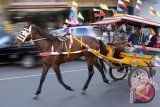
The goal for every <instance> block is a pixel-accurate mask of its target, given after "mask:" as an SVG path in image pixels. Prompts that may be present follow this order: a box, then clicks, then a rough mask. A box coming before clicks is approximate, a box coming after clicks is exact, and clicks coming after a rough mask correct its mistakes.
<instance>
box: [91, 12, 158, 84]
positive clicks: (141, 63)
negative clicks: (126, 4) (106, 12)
mask: <svg viewBox="0 0 160 107" xmlns="http://www.w3.org/2000/svg"><path fill="white" fill-rule="evenodd" d="M109 24H111V25H116V24H118V25H130V26H141V28H144V29H146V28H154V29H156V30H158V28H159V27H160V23H156V22H153V21H151V20H149V19H145V18H142V17H137V16H131V15H118V16H117V15H116V16H114V17H109V18H104V19H103V20H102V21H99V22H95V23H91V25H93V26H104V25H105V26H106V25H109ZM144 31H145V32H144V33H146V30H144ZM113 36H114V35H113ZM157 39H158V38H157ZM106 47H107V50H108V54H107V55H106V56H105V57H103V59H104V61H105V60H107V61H108V60H109V61H111V62H112V65H110V64H108V62H107V64H108V65H109V74H110V77H111V78H112V79H114V80H121V79H123V78H125V77H126V75H127V73H128V70H130V71H131V72H130V73H129V76H128V84H129V86H131V85H132V84H133V83H134V82H135V81H136V80H137V79H139V78H150V77H153V76H154V75H155V73H156V71H155V70H154V69H153V68H152V67H153V64H152V63H151V61H152V60H154V58H155V56H154V55H152V54H151V55H141V54H139V53H130V52H119V58H115V57H114V54H117V53H114V52H115V49H117V48H116V46H112V45H106ZM133 47H134V48H137V49H143V46H138V45H135V46H133ZM126 48H127V49H130V48H132V47H126ZM145 48H146V49H147V50H146V51H154V52H156V53H158V52H160V49H158V48H151V47H145ZM118 51H119V50H118ZM116 56H117V55H116Z"/></svg>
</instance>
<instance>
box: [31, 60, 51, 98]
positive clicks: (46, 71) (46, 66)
mask: <svg viewBox="0 0 160 107" xmlns="http://www.w3.org/2000/svg"><path fill="white" fill-rule="evenodd" d="M49 68H50V65H47V64H45V63H43V71H42V75H41V79H40V83H39V86H38V89H37V91H36V93H35V96H34V97H33V98H34V99H37V97H38V95H39V94H40V93H41V90H42V85H43V82H44V80H45V78H46V75H47V73H48V70H49Z"/></svg>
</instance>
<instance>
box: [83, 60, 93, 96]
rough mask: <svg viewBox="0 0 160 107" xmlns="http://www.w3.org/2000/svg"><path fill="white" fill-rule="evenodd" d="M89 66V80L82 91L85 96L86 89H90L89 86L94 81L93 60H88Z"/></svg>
mask: <svg viewBox="0 0 160 107" xmlns="http://www.w3.org/2000/svg"><path fill="white" fill-rule="evenodd" d="M87 65H88V79H87V81H86V83H85V84H84V86H83V89H82V94H85V92H86V89H87V88H88V85H89V83H90V80H91V79H92V77H93V75H94V69H93V64H92V58H90V59H88V60H87Z"/></svg>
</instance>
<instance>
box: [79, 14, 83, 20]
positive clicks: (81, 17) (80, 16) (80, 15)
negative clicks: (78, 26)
mask: <svg viewBox="0 0 160 107" xmlns="http://www.w3.org/2000/svg"><path fill="white" fill-rule="evenodd" d="M78 17H79V18H80V19H82V20H84V17H83V16H82V14H81V13H80V12H79V13H78Z"/></svg>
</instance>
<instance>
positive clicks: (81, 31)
mask: <svg viewBox="0 0 160 107" xmlns="http://www.w3.org/2000/svg"><path fill="white" fill-rule="evenodd" d="M75 35H76V36H89V32H88V29H87V28H77V29H76V34H75Z"/></svg>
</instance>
